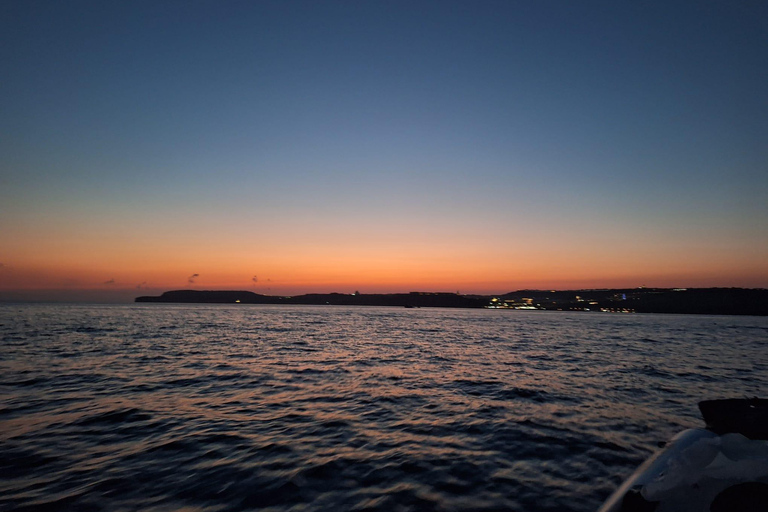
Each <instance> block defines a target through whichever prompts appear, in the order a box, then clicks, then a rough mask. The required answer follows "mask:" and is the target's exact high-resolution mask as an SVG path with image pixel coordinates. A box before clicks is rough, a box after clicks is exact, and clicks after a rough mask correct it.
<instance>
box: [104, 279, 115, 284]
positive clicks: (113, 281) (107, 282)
mask: <svg viewBox="0 0 768 512" xmlns="http://www.w3.org/2000/svg"><path fill="white" fill-rule="evenodd" d="M104 284H115V280H114V279H110V280H109V281H104Z"/></svg>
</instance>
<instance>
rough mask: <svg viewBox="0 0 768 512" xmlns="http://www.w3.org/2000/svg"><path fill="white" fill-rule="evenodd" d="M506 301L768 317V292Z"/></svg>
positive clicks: (536, 295) (558, 295) (527, 293)
mask: <svg viewBox="0 0 768 512" xmlns="http://www.w3.org/2000/svg"><path fill="white" fill-rule="evenodd" d="M502 299H504V300H505V301H506V302H507V303H508V304H532V305H534V306H535V307H537V308H539V309H550V310H552V309H555V310H570V311H579V310H581V311H608V312H629V313H676V314H698V315H759V316H765V315H768V290H766V289H764V288H627V289H610V290H570V291H542V290H520V291H516V292H510V293H507V294H505V295H503V296H502Z"/></svg>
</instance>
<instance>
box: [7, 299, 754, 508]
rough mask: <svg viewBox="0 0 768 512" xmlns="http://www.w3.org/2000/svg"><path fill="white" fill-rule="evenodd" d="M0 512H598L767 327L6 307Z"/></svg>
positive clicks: (641, 319)
mask: <svg viewBox="0 0 768 512" xmlns="http://www.w3.org/2000/svg"><path fill="white" fill-rule="evenodd" d="M0 340H1V341H0V347H1V348H2V350H1V351H0V510H25V511H53V510H56V511H60V510H62V511H70V510H71V511H74V510H77V511H86V512H87V511H133V510H148V511H176V510H180V511H241V510H268V511H315V510H331V511H336V512H338V511H345V510H370V511H411V510H419V511H420V510H427V511H429V510H436V511H491V510H493V511H534V512H536V511H542V512H543V511H553V512H554V511H557V512H569V511H572V512H587V511H594V510H595V509H596V508H598V507H599V505H600V504H601V503H602V501H603V500H605V499H606V497H607V496H608V495H609V494H610V493H611V492H612V491H613V490H614V489H615V487H616V486H617V485H618V484H619V483H620V482H621V481H622V480H623V479H624V478H626V477H627V476H628V475H629V474H631V473H632V472H633V470H634V469H635V468H636V466H637V465H638V464H640V463H641V462H642V461H643V460H644V459H645V458H646V457H648V456H649V455H650V454H651V453H653V452H654V450H656V449H657V447H658V446H659V443H660V442H664V441H666V440H668V439H669V438H670V437H672V436H673V435H674V434H675V433H677V432H679V431H680V430H682V429H686V428H691V427H697V426H702V421H701V419H700V417H699V413H698V409H697V402H698V401H700V400H704V399H714V398H730V397H752V396H762V397H765V396H766V391H768V318H766V317H736V316H696V315H650V314H612V313H597V312H578V313H577V312H557V311H515V310H484V309H483V310H469V309H439V308H434V309H427V308H423V309H405V308H380V307H341V306H270V305H239V304H232V305H199V304H122V305H82V304H80V305H78V304H64V305H62V304H2V305H0Z"/></svg>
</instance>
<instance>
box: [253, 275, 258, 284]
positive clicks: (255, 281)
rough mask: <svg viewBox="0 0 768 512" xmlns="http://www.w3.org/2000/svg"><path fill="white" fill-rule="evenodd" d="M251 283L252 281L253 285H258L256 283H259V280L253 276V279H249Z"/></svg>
mask: <svg viewBox="0 0 768 512" xmlns="http://www.w3.org/2000/svg"><path fill="white" fill-rule="evenodd" d="M251 281H253V282H254V283H258V282H259V278H258V277H256V276H253V277H252V278H251Z"/></svg>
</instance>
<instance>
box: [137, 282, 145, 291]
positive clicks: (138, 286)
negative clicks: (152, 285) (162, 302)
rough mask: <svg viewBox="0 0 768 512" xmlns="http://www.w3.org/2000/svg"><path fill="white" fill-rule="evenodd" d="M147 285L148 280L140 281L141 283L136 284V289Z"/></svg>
mask: <svg viewBox="0 0 768 512" xmlns="http://www.w3.org/2000/svg"><path fill="white" fill-rule="evenodd" d="M146 286H147V282H146V281H144V282H143V283H139V284H137V285H136V289H137V290H141V289H142V288H146Z"/></svg>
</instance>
